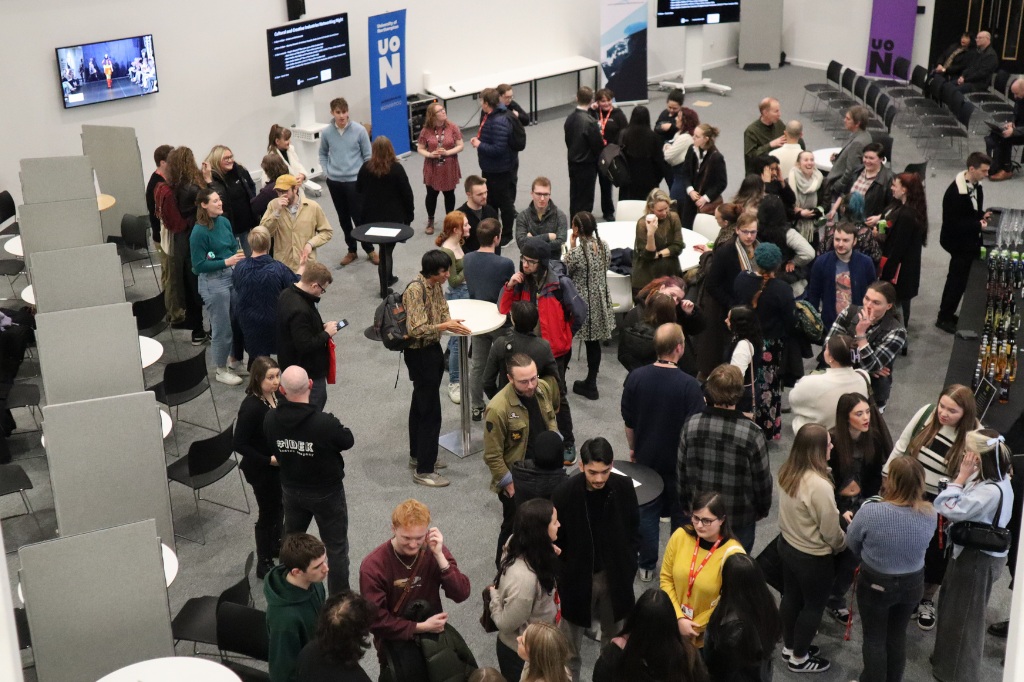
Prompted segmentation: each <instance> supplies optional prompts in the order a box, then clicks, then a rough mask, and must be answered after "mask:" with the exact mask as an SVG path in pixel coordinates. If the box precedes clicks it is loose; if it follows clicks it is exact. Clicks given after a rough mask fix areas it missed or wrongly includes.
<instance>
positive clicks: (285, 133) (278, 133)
mask: <svg viewBox="0 0 1024 682" xmlns="http://www.w3.org/2000/svg"><path fill="white" fill-rule="evenodd" d="M290 139H292V131H291V130H289V129H288V128H285V127H284V126H281V125H278V124H276V123H275V124H274V125H272V126H270V139H269V140H268V142H267V151H268V152H276V151H277V141H278V140H290Z"/></svg>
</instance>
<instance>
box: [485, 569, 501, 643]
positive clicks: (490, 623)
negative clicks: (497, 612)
mask: <svg viewBox="0 0 1024 682" xmlns="http://www.w3.org/2000/svg"><path fill="white" fill-rule="evenodd" d="M500 580H501V573H500V572H499V573H498V574H497V575H496V576H494V585H493V586H494V589H498V582H499V581H500ZM483 598H484V612H483V613H482V614H481V615H480V627H482V628H483V629H484V632H497V631H498V626H497V625H495V624H494V618H492V617H491V585H488V586H487V587H485V588H484V594H483Z"/></svg>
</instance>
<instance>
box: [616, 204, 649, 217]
mask: <svg viewBox="0 0 1024 682" xmlns="http://www.w3.org/2000/svg"><path fill="white" fill-rule="evenodd" d="M646 205H647V202H646V201H640V200H638V199H625V200H623V201H620V202H619V203H618V204H616V205H615V220H617V221H618V220H628V221H630V222H636V221H637V220H640V216H642V215H643V214H644V207H645V206H646Z"/></svg>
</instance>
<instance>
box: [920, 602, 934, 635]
mask: <svg viewBox="0 0 1024 682" xmlns="http://www.w3.org/2000/svg"><path fill="white" fill-rule="evenodd" d="M916 616H917V627H919V628H921V629H922V630H931V629H932V628H934V627H935V602H933V601H932V600H931V599H922V600H921V603H920V604H918V605H917V614H916Z"/></svg>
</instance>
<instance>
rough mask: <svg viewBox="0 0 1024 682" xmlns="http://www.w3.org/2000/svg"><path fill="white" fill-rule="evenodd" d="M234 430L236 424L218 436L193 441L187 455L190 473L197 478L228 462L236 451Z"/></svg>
mask: <svg viewBox="0 0 1024 682" xmlns="http://www.w3.org/2000/svg"><path fill="white" fill-rule="evenodd" d="M234 431H235V425H234V424H231V425H230V426H228V428H226V429H224V430H223V431H221V432H220V433H218V434H217V435H216V436H213V437H211V438H204V439H203V440H195V441H192V443H191V445H189V446H188V454H187V455H186V457H187V458H188V475H189V476H191V477H192V478H196V477H198V476H202V475H203V474H208V473H210V472H211V471H216V470H217V468H219V467H220V466H221V465H222V464H224V463H225V462H227V461H228V460H229V459H230V458H231V455H232V453H233V452H234V446H233V444H232V438H233V437H234ZM212 482H213V481H211V483H212Z"/></svg>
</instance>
